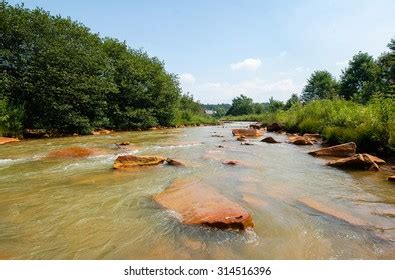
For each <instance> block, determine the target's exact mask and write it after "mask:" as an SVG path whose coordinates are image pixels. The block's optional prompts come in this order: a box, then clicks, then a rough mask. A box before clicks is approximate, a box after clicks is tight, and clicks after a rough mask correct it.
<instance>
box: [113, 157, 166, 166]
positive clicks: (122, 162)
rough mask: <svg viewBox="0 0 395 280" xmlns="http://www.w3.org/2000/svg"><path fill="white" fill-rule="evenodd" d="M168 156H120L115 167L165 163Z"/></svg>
mask: <svg viewBox="0 0 395 280" xmlns="http://www.w3.org/2000/svg"><path fill="white" fill-rule="evenodd" d="M165 161H166V158H164V157H161V156H134V155H126V156H119V157H118V158H117V159H116V160H115V162H114V165H113V168H114V169H133V168H135V167H142V166H152V165H158V164H161V163H164V162H165Z"/></svg>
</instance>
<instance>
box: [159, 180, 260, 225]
mask: <svg viewBox="0 0 395 280" xmlns="http://www.w3.org/2000/svg"><path fill="white" fill-rule="evenodd" d="M153 199H154V200H155V201H156V202H157V203H159V204H160V205H161V206H163V207H165V208H167V209H170V210H172V211H175V212H176V213H177V214H178V218H179V219H180V221H181V222H182V223H184V224H187V225H204V226H210V227H217V228H221V229H225V228H233V229H241V230H243V229H246V228H252V227H253V226H254V223H253V221H252V217H251V215H250V214H249V213H248V212H247V211H246V210H245V209H244V208H242V207H241V206H240V205H238V204H236V203H235V202H233V201H230V200H229V199H227V198H226V197H224V196H223V195H221V194H220V193H219V192H217V191H216V190H215V189H214V188H213V187H211V186H210V185H207V184H205V183H203V182H200V181H187V180H176V181H175V182H174V183H173V184H172V185H171V186H170V187H168V188H167V189H166V190H165V191H163V192H161V193H159V194H157V195H154V197H153Z"/></svg>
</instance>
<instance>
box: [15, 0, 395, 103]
mask: <svg viewBox="0 0 395 280" xmlns="http://www.w3.org/2000/svg"><path fill="white" fill-rule="evenodd" d="M22 2H23V3H24V4H25V6H26V7H28V8H34V7H37V6H38V7H42V8H44V9H45V10H48V11H50V12H51V13H52V14H60V15H62V16H69V17H71V18H72V19H74V20H78V21H80V22H82V23H83V24H85V25H86V26H88V27H89V28H91V30H92V31H93V32H95V33H100V35H101V36H103V37H104V36H109V37H116V38H118V39H120V40H124V41H126V42H127V43H128V45H129V46H131V47H132V48H142V49H144V50H145V51H147V52H148V53H149V55H151V56H157V57H159V58H160V59H161V60H163V61H164V62H165V64H166V69H167V70H168V71H169V72H172V73H176V74H178V75H179V77H180V81H181V85H182V88H183V90H184V91H185V92H187V91H189V92H190V93H192V94H193V95H194V96H195V97H196V99H198V100H200V101H201V102H203V103H219V102H228V103H229V102H231V100H232V98H234V97H235V96H237V95H239V94H241V93H243V94H245V95H248V96H250V97H253V98H254V100H255V101H257V102H265V101H267V100H268V99H269V98H270V97H271V96H273V97H274V98H275V99H278V100H286V99H287V98H289V96H290V95H291V94H292V93H298V94H299V93H300V91H301V89H302V88H303V86H304V84H305V82H306V79H307V78H308V77H309V76H310V75H311V73H312V72H313V71H314V70H323V69H325V70H328V71H330V72H331V73H332V74H333V75H334V76H335V77H338V76H339V75H340V74H341V69H343V68H344V67H345V66H346V65H347V61H348V60H349V59H351V57H352V56H353V55H354V54H356V53H357V52H358V51H364V52H368V53H370V54H371V55H373V56H374V57H377V56H378V55H380V53H382V52H384V51H387V47H386V45H387V44H388V42H389V41H390V39H391V38H395V16H394V13H395V1H393V0H388V1H380V0H376V1H364V0H360V1H356V0H348V1H345V0H343V1H340V0H339V1H330V0H326V1H314V0H306V1H301V0H300V1H298V0H295V1H285V0H284V1H263V0H250V1H247V0H245V1H242V0H238V1H235V0H211V1H210V0H199V1H181V0H166V1H164V0H162V1H161V0H156V1H154V0H144V1H141V0H140V1H126V0H122V1H121V0H113V1H93V0H85V1H81V0H78V1H77V0H68V1H60V0H58V1H56V0H25V1H9V3H10V4H16V3H22Z"/></svg>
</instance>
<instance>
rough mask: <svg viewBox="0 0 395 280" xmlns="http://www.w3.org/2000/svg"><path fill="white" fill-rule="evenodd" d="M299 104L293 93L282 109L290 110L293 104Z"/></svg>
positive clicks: (297, 97)
mask: <svg viewBox="0 0 395 280" xmlns="http://www.w3.org/2000/svg"><path fill="white" fill-rule="evenodd" d="M298 103H300V98H299V96H298V95H297V94H296V93H293V94H292V95H291V97H290V98H289V99H288V100H287V102H286V103H285V106H284V109H285V110H288V109H289V108H291V107H292V106H294V105H295V104H298Z"/></svg>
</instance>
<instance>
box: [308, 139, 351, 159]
mask: <svg viewBox="0 0 395 280" xmlns="http://www.w3.org/2000/svg"><path fill="white" fill-rule="evenodd" d="M356 148H357V145H355V143H354V142H349V143H345V144H341V145H336V146H332V147H327V148H322V149H319V150H316V151H312V152H309V154H310V155H313V156H335V157H350V156H353V155H355V150H356Z"/></svg>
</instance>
